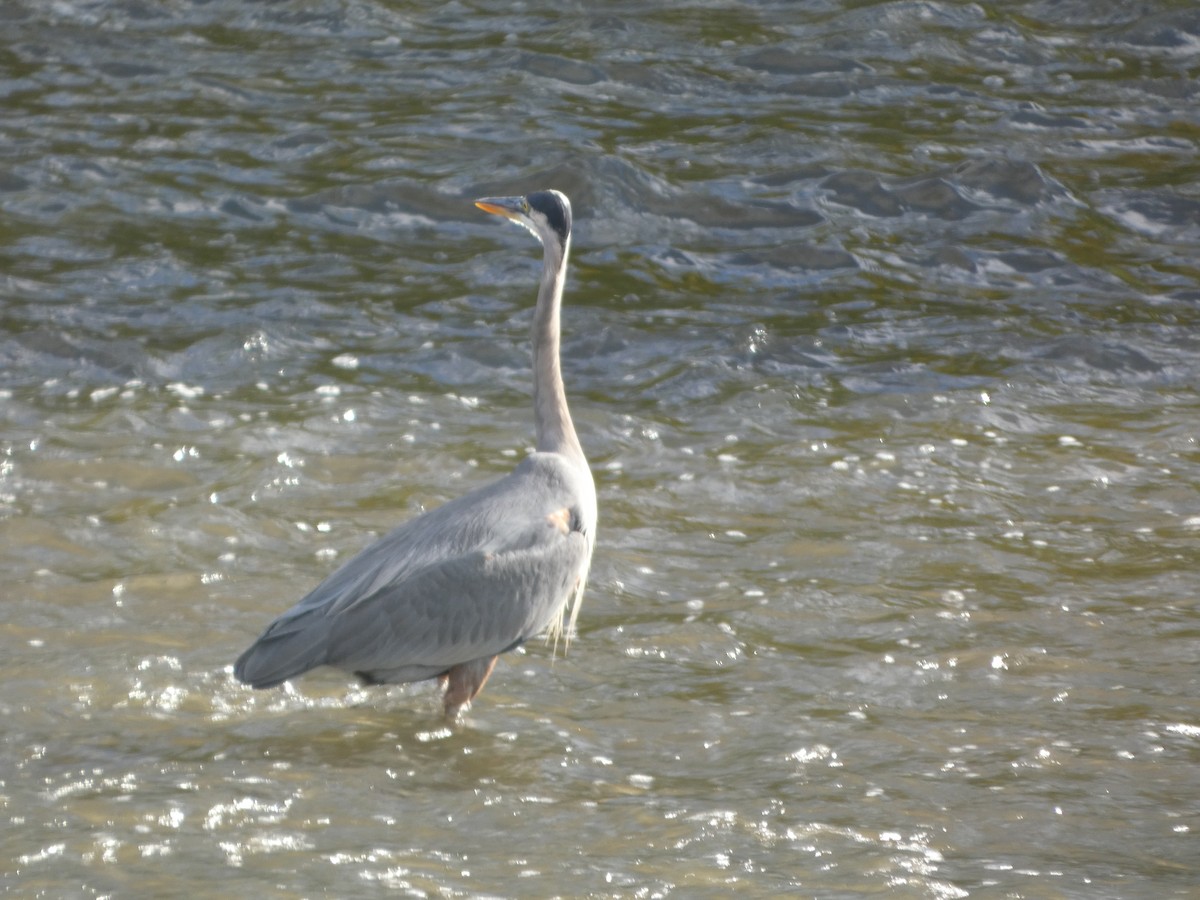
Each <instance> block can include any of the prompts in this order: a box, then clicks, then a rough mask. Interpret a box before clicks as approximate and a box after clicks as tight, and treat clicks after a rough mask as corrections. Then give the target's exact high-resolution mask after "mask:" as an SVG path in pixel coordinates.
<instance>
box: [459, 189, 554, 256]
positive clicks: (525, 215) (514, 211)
mask: <svg viewBox="0 0 1200 900" xmlns="http://www.w3.org/2000/svg"><path fill="white" fill-rule="evenodd" d="M475 205H476V206H478V207H479V208H480V209H482V210H483V211H484V212H490V213H493V214H494V215H497V216H504V218H506V219H511V220H512V221H514V222H516V223H517V224H518V225H524V226H525V227H526V228H528V229H529V230H530V231H531V232H533V235H534V237H536V238H537V239H538V240H539V241H541V242H542V246H544V247H546V248H547V249H550V248H551V247H553V248H554V249H556V250H557V251H558V253H559V254H560V255H564V254H565V253H566V249H567V245H568V243H569V241H570V239H571V201H570V200H568V199H567V197H566V194H563V193H560V192H559V191H534V192H533V193H532V194H528V195H527V196H524V197H485V198H483V199H482V200H476V201H475Z"/></svg>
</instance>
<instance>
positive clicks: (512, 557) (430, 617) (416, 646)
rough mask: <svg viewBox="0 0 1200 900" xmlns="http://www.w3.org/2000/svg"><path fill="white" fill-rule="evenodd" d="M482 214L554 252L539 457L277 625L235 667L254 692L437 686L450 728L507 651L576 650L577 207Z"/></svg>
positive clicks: (397, 541) (539, 394) (376, 547)
mask: <svg viewBox="0 0 1200 900" xmlns="http://www.w3.org/2000/svg"><path fill="white" fill-rule="evenodd" d="M475 205H476V206H478V207H479V208H480V209H482V210H483V211H484V212H489V213H494V214H496V215H499V216H504V217H505V218H507V219H511V220H512V221H513V222H516V223H518V224H519V225H523V226H525V227H526V228H528V229H529V230H530V231H531V232H533V234H534V236H535V237H536V238H537V239H538V240H540V241H541V242H542V247H543V248H544V251H545V258H544V267H543V270H542V278H541V283H540V285H539V287H538V297H537V309H536V311H535V312H534V316H533V329H532V342H533V418H534V424H535V426H536V429H537V449H536V451H535V452H534V453H532V454H530V455H528V456H526V457H525V459H524V460H522V462H521V463H520V465H518V466H517V467H516V469H515V470H513V472H512V473H511V474H510V475H507V476H506V477H504V478H502V479H500V480H499V481H497V482H495V483H493V484H490V485H487V486H485V487H482V488H479V489H477V490H475V491H472V492H471V493H469V494H467V495H466V496H464V497H459V498H458V499H457V500H452V501H450V502H449V503H446V504H445V505H444V506H440V507H438V508H437V509H434V510H432V511H430V512H427V513H424V514H422V515H420V516H417V517H416V518H415V519H412V520H410V521H408V522H406V523H404V524H403V525H401V526H400V527H399V528H397V529H396V530H395V531H393V532H391V533H390V534H388V535H387V536H385V537H383V538H382V539H380V540H379V541H377V542H376V543H374V544H372V545H371V546H369V547H367V548H366V549H365V550H363V551H362V552H361V553H359V554H358V555H357V556H355V557H354V558H353V559H351V560H350V561H349V562H347V563H346V564H345V565H344V566H342V567H341V568H340V569H338V570H337V571H336V572H334V573H333V574H332V575H330V576H329V577H328V578H326V579H325V580H324V581H323V582H321V583H320V584H319V585H317V587H315V588H314V589H313V590H312V591H311V592H310V593H309V594H308V595H307V596H306V597H304V598H303V599H302V600H300V602H299V603H297V604H296V605H295V606H293V607H292V608H291V609H289V610H288V611H287V612H285V613H284V614H283V615H281V616H280V617H279V618H277V619H276V620H275V621H274V622H272V623H271V624H270V625H269V626H268V627H267V630H266V631H264V632H263V634H262V637H260V638H259V639H258V640H257V641H256V642H255V643H254V645H253V646H251V647H250V649H248V650H247V651H246V652H245V653H243V654H242V655H241V657H240V658H239V659H238V661H237V664H236V665H235V666H234V670H233V671H234V674H235V675H236V676H237V677H238V678H239V679H240V680H241V681H243V682H245V683H246V684H249V685H251V686H252V687H256V688H268V687H273V686H274V685H277V684H280V683H282V682H284V681H286V680H288V679H289V678H293V677H295V676H297V675H300V674H302V673H304V672H307V671H308V670H310V669H314V668H316V667H317V666H334V667H336V668H339V669H344V670H347V671H349V672H353V673H354V674H356V675H357V676H358V677H359V678H361V679H362V680H363V681H364V682H366V683H368V684H399V683H404V682H410V681H421V680H424V679H426V678H438V679H440V680H441V681H442V682H443V683H444V684H445V686H446V690H445V695H444V698H443V706H444V710H445V714H446V716H447V717H448V718H451V719H452V718H454V717H455V716H457V715H458V712H459V709H460V708H461V707H462V706H463V704H465V703H468V702H470V701H471V700H472V699H473V698H474V697H475V696H476V695H477V694H478V693H479V692H480V690H482V689H483V685H484V682H486V681H487V679H488V676H489V675H491V673H492V669H493V668H494V667H495V665H496V658H497V656H498V655H499V654H501V653H504V652H506V651H508V650H513V649H515V648H516V647H519V646H520V645H521V644H522V643H524V642H525V641H527V640H528V639H529V638H531V637H533V636H535V635H536V634H538V633H539V632H541V631H542V630H543V629H545V628H547V626H548V627H549V629H550V637H551V638H552V639H554V641H555V642H556V643H557V640H558V638H559V637H560V636H562V637H565V639H566V640H569V639H570V636H571V634H572V632H573V629H574V626H575V617H576V616H577V615H578V613H579V603H580V600H581V598H582V596H583V588H584V583H585V582H586V580H587V574H588V568H589V566H590V564H591V559H592V547H593V546H594V545H595V541H596V488H595V485H594V484H593V482H592V473H591V470H590V469H589V468H588V463H587V459H586V458H585V457H584V455H583V449H582V448H581V447H580V445H579V438H578V437H577V436H576V434H575V426H574V424H573V423H572V422H571V413H570V411H569V410H568V409H567V397H566V394H565V392H564V391H563V381H562V372H561V370H560V367H559V309H560V306H561V304H562V291H563V281H564V279H565V277H566V272H567V255H568V253H569V252H570V248H571V204H570V201H568V200H567V198H566V197H565V196H564V195H563V194H561V193H559V192H558V191H537V192H536V193H533V194H530V195H529V196H527V197H489V198H487V199H484V200H477V201H476V202H475ZM568 601H570V602H569V608H570V615H569V621H567V615H568V612H567V611H568Z"/></svg>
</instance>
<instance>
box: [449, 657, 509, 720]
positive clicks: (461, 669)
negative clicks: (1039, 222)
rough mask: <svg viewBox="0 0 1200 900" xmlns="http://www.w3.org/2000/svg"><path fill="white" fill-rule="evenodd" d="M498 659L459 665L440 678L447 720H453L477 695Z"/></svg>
mask: <svg viewBox="0 0 1200 900" xmlns="http://www.w3.org/2000/svg"><path fill="white" fill-rule="evenodd" d="M498 658H499V657H496V656H485V657H483V658H481V659H473V660H471V661H470V662H465V663H460V664H459V665H457V666H454V667H453V668H452V669H450V670H449V671H447V672H446V674H445V675H443V676H442V680H443V681H444V682H445V684H446V694H445V696H444V697H443V698H442V706H443V709H444V710H445V713H446V718H447V719H453V718H455V717H456V716H457V715H458V711H459V709H461V708H462V707H463V706H464V705H465V704H467V703H470V702H471V701H472V700H474V699H475V698H476V697H477V696H478V695H479V692H480V691H482V690H483V686H484V684H485V683H486V682H487V680H488V676H489V675H491V674H492V669H494V668H496V660H497V659H498Z"/></svg>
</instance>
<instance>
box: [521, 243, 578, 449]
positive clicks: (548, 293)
mask: <svg viewBox="0 0 1200 900" xmlns="http://www.w3.org/2000/svg"><path fill="white" fill-rule="evenodd" d="M570 252H571V241H570V239H569V238H568V240H567V243H566V246H564V247H563V252H562V255H561V256H560V255H559V253H558V248H557V247H556V246H553V245H548V246H547V247H546V256H545V264H544V268H543V269H542V281H541V284H540V285H539V286H538V298H537V309H536V310H535V312H534V314H533V329H532V333H531V339H532V343H533V419H534V425H535V426H536V428H537V449H538V450H542V451H546V452H551V453H564V454H566V455H568V456H573V457H575V458H576V459H579V460H581V461H583V460H584V456H583V448H582V447H581V446H580V445H579V438H578V436H576V434H575V424H574V423H573V422H572V421H571V411H570V410H569V409H567V394H566V391H565V390H564V389H563V380H562V368H561V366H560V364H559V310H560V308H561V307H562V292H563V282H564V281H565V280H566V276H567V256H568V254H569V253H570Z"/></svg>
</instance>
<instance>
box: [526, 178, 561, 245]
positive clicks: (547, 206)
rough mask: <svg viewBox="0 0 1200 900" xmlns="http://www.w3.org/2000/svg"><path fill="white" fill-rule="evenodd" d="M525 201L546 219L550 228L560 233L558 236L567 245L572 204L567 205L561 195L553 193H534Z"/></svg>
mask: <svg viewBox="0 0 1200 900" xmlns="http://www.w3.org/2000/svg"><path fill="white" fill-rule="evenodd" d="M525 199H526V200H527V201H528V202H529V206H530V207H531V208H533V209H536V210H537V211H538V212H540V213H541V214H542V215H543V216H545V217H546V221H547V222H549V223H550V227H551V228H553V229H554V230H555V231H556V232H558V236H559V237H560V238H561V239H562V241H563V243H564V244H565V243H566V242H567V238H568V237H570V235H571V206H570V204H569V203H565V202H564V201H563V199H562V198H561V197H560V195H559V194H556V193H554V192H553V191H534V192H533V193H532V194H530V195H529V196H528V197H526V198H525Z"/></svg>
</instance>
